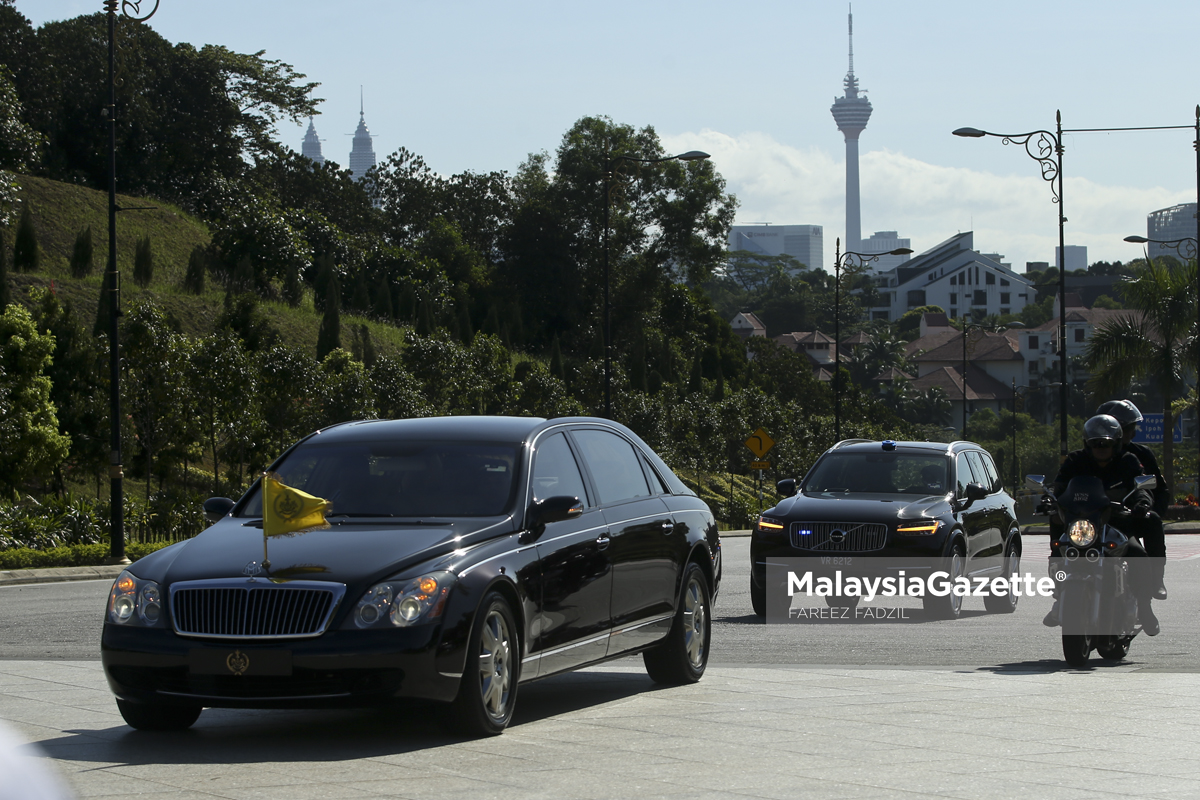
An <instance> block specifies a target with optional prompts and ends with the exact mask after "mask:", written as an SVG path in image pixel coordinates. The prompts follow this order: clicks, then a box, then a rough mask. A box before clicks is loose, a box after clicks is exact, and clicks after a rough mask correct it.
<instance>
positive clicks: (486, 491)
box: [239, 442, 517, 517]
mask: <svg viewBox="0 0 1200 800" xmlns="http://www.w3.org/2000/svg"><path fill="white" fill-rule="evenodd" d="M516 462H517V448H516V446H515V445H510V444H494V443H483V444H471V443H463V442H449V443H447V442H353V443H330V444H317V443H311V444H303V445H301V446H299V447H297V448H296V449H295V450H294V451H293V452H292V453H291V454H289V455H288V457H287V459H286V460H284V462H283V463H282V464H280V465H279V466H278V467H276V472H277V473H278V475H279V478H280V480H282V481H283V482H284V483H285V484H287V485H288V486H291V487H293V488H296V489H299V490H301V491H304V492H308V493H309V494H311V495H315V496H317V497H320V498H323V499H325V500H329V501H330V502H331V503H332V504H333V510H332V511H330V512H329V514H328V516H339V515H343V514H345V515H348V516H360V517H368V516H369V517H374V516H382V517H489V516H496V515H499V514H502V513H504V510H505V509H506V508H507V507H508V505H509V500H510V498H511V496H512V492H513V488H514V486H515V481H514V480H513V478H514V473H515V471H516ZM239 516H242V517H261V516H262V494H261V491H260V489H259V488H258V487H256V488H255V489H254V493H253V495H252V496H251V497H250V499H249V501H248V502H247V503H246V505H245V507H244V508H242V510H241V511H240V513H239Z"/></svg>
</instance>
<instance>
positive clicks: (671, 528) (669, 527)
mask: <svg viewBox="0 0 1200 800" xmlns="http://www.w3.org/2000/svg"><path fill="white" fill-rule="evenodd" d="M662 532H663V533H674V532H675V523H674V522H672V521H671V520H667V521H666V522H664V523H663V524H662Z"/></svg>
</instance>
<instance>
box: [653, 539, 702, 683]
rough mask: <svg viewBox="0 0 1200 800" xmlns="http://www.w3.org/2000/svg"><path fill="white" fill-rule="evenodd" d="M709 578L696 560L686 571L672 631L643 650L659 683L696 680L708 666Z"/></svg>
mask: <svg viewBox="0 0 1200 800" xmlns="http://www.w3.org/2000/svg"><path fill="white" fill-rule="evenodd" d="M708 609H709V594H708V580H707V579H706V578H705V577H704V572H703V570H701V569H700V567H699V566H697V565H696V564H695V563H694V562H693V563H690V564H688V565H687V569H686V570H684V573H683V594H682V596H681V597H680V598H679V607H678V609H676V611H675V621H674V622H673V623H672V625H671V632H670V633H668V634H667V638H666V640H665V641H663V642H662V643H661V644H659V645H658V646H656V647H655V648H653V649H652V650H647V651H645V652H644V653H642V660H643V661H644V662H645V664H646V672H647V673H648V674H649V675H650V678H651V679H652V680H654V681H656V682H658V683H670V684H682V683H695V682H696V681H698V680H700V678H701V677H702V676H703V675H704V668H705V667H707V666H708V643H709V638H710V635H711V633H712V620H711V618H710V617H709V613H708Z"/></svg>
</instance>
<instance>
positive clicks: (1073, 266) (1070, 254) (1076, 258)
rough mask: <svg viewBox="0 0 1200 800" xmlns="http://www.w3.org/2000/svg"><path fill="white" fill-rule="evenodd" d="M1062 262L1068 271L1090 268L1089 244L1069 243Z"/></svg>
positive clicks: (1055, 253)
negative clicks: (1088, 259)
mask: <svg viewBox="0 0 1200 800" xmlns="http://www.w3.org/2000/svg"><path fill="white" fill-rule="evenodd" d="M1193 233H1195V232H1194V231H1193ZM1155 238H1158V237H1155ZM1061 263H1062V264H1063V265H1064V266H1065V268H1066V270H1067V272H1074V271H1075V270H1077V269H1087V268H1088V261H1087V246H1086V245H1082V244H1069V245H1067V250H1066V254H1065V258H1064V260H1063V261H1062V262H1061ZM1058 265H1059V259H1058V247H1055V248H1054V266H1055V267H1057V266H1058Z"/></svg>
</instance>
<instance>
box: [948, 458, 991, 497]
mask: <svg viewBox="0 0 1200 800" xmlns="http://www.w3.org/2000/svg"><path fill="white" fill-rule="evenodd" d="M955 472H957V473H958V474H957V476H956V477H957V482H958V487H957V488H958V496H959V497H966V496H967V484H968V483H978V484H980V485H982V486H987V476H986V474H985V475H984V477H983V478H980V477H979V476H977V475H976V474H975V473H974V472H973V471H972V470H971V463H970V461H969V460H968V459H967V453H959V454H958V469H957V470H955Z"/></svg>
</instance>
